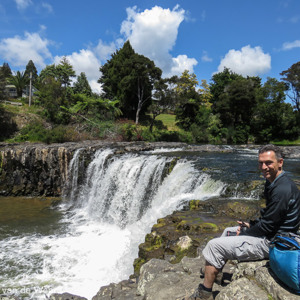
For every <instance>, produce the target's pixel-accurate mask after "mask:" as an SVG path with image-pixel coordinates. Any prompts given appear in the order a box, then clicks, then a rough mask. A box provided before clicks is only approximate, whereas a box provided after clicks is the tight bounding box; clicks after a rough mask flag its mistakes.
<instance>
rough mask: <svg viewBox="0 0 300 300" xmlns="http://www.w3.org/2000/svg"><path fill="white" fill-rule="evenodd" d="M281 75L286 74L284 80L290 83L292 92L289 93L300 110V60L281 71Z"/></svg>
mask: <svg viewBox="0 0 300 300" xmlns="http://www.w3.org/2000/svg"><path fill="white" fill-rule="evenodd" d="M280 75H281V76H284V77H283V78H282V80H284V81H285V82H286V83H287V84H288V85H289V87H290V92H291V93H288V96H289V98H290V99H291V100H292V102H293V103H294V105H295V108H296V109H297V111H298V112H300V79H299V78H300V61H298V62H297V63H295V64H293V65H292V66H291V67H290V68H288V69H287V70H285V71H283V72H281V73H280Z"/></svg>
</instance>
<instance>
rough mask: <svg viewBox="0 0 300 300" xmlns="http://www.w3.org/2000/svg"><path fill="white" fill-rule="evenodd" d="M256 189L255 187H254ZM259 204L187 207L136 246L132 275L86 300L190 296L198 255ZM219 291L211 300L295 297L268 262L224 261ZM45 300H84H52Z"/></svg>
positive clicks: (63, 297)
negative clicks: (208, 242) (211, 241)
mask: <svg viewBox="0 0 300 300" xmlns="http://www.w3.org/2000/svg"><path fill="white" fill-rule="evenodd" d="M257 184H260V183H257ZM262 205H263V201H257V200H254V201H249V200H248V201H246V200H244V201H236V200H228V199H227V200H226V199H212V200H209V201H190V202H189V205H188V206H187V207H186V208H185V209H184V210H183V211H177V212H174V213H173V214H171V215H169V216H166V217H165V218H162V219H159V220H158V221H157V224H155V225H154V226H153V227H152V230H151V233H149V234H147V235H146V237H145V242H144V243H142V244H140V246H139V257H138V258H137V259H136V260H135V262H134V271H135V272H134V274H133V275H132V276H131V277H130V278H129V279H127V280H124V281H121V282H119V283H111V284H109V285H107V286H103V287H101V288H100V290H99V292H98V293H97V294H96V295H95V296H94V297H93V298H92V300H111V299H117V300H154V299H155V300H164V299H168V300H178V299H183V298H184V297H186V296H188V295H190V294H191V293H192V292H193V291H194V290H195V288H196V287H197V286H198V284H199V283H200V282H203V278H200V267H202V266H204V258H203V256H202V249H203V248H204V246H205V245H206V243H207V241H208V240H209V239H211V238H214V237H216V236H219V235H220V233H221V232H222V230H223V229H224V228H225V227H227V226H231V225H233V224H236V223H235V221H236V216H238V217H239V218H241V219H244V220H247V219H249V218H254V217H255V216H256V213H257V211H258V210H259V208H260V207H261V206H262ZM223 273H224V275H223V283H222V285H217V284H215V285H214V289H213V295H214V299H217V300H225V299H226V300H227V299H228V300H229V299H230V300H232V299H240V300H246V299H247V300H254V299H255V300H256V299H261V300H264V299H266V300H272V299H277V300H293V299H299V296H298V295H296V294H294V293H293V292H292V291H290V290H289V289H288V288H287V287H285V286H283V285H281V283H280V282H278V281H277V279H276V277H275V275H274V274H272V272H271V270H270V268H269V266H268V260H263V261H256V262H253V261H252V262H237V261H228V262H227V264H226V265H225V267H224V269H223ZM50 299H51V300H71V299H73V300H84V299H85V298H84V297H80V296H76V295H71V294H68V293H64V294H53V295H51V296H50Z"/></svg>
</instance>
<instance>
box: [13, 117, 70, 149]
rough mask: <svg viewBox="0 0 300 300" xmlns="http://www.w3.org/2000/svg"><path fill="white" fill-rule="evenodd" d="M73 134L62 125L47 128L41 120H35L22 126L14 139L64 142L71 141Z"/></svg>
mask: <svg viewBox="0 0 300 300" xmlns="http://www.w3.org/2000/svg"><path fill="white" fill-rule="evenodd" d="M71 136H72V135H70V131H68V130H67V128H66V127H64V126H62V125H59V126H56V127H54V128H53V129H46V128H44V126H43V124H42V123H41V122H39V121H35V122H31V123H30V124H29V125H27V126H25V127H24V128H22V129H21V131H20V134H19V135H18V136H17V137H15V138H14V141H16V142H25V141H29V142H42V143H46V144H51V143H64V142H68V141H70V138H71Z"/></svg>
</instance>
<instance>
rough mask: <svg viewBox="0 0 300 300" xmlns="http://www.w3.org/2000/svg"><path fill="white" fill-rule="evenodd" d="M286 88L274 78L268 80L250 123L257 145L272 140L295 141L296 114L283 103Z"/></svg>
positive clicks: (296, 128) (296, 132)
mask: <svg viewBox="0 0 300 300" xmlns="http://www.w3.org/2000/svg"><path fill="white" fill-rule="evenodd" d="M287 88H288V87H287V86H286V84H285V83H284V82H280V81H278V80H277V79H275V78H268V79H267V81H266V82H265V84H264V85H263V87H262V89H261V95H260V97H259V102H258V105H257V108H256V109H255V112H254V114H253V118H252V121H251V127H252V133H253V135H254V137H255V141H256V142H257V143H268V142H270V141H272V140H282V139H291V140H292V139H295V138H297V136H298V134H299V129H298V127H297V124H296V114H295V112H293V108H292V106H291V104H290V103H285V102H284V101H285V91H286V90H287Z"/></svg>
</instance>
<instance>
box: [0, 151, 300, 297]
mask: <svg viewBox="0 0 300 300" xmlns="http://www.w3.org/2000/svg"><path fill="white" fill-rule="evenodd" d="M80 151H81V150H78V151H77V152H76V153H75V155H74V157H73V159H72V161H71V163H70V171H69V172H70V174H71V177H70V181H69V183H68V190H67V192H66V194H65V196H64V201H62V202H61V203H59V204H58V203H57V202H56V201H53V199H34V198H20V197H16V198H7V197H1V198H0V270H1V273H0V296H1V295H10V296H19V297H22V298H23V299H36V300H43V299H46V298H47V296H49V295H50V294H52V293H54V292H57V293H63V292H69V293H72V294H77V295H81V296H84V297H86V298H88V299H91V298H92V296H94V295H95V294H96V293H97V291H98V290H99V288H100V287H101V286H103V285H107V284H109V283H111V282H118V281H121V280H123V279H127V278H128V277H129V276H130V275H131V274H132V273H133V261H134V259H135V258H136V257H137V256H138V245H139V244H140V243H142V242H143V241H144V237H145V235H146V233H148V232H150V230H151V227H152V225H153V224H155V223H156V220H157V219H158V218H161V217H163V216H166V215H168V214H170V213H172V212H173V211H174V210H177V209H181V208H182V207H183V206H184V204H185V203H186V201H188V200H193V199H201V200H203V201H205V200H207V199H209V198H211V197H216V196H217V197H218V196H221V197H222V196H223V194H224V192H225V191H226V188H227V187H228V186H231V187H233V190H234V191H235V192H234V193H232V195H231V197H234V198H236V199H240V200H241V201H243V199H249V198H250V199H253V198H254V199H257V197H258V196H257V193H255V192H249V193H246V194H245V193H243V192H241V190H240V189H239V185H240V184H241V183H243V182H249V181H252V180H262V178H261V177H260V174H259V172H258V168H257V162H256V160H257V152H256V151H253V150H249V149H244V150H239V151H237V152H234V153H218V154H216V153H197V152H191V153H188V152H182V151H181V149H159V150H156V151H151V152H143V153H135V154H134V153H132V154H118V155H115V154H114V149H106V150H98V151H97V152H96V153H95V157H94V159H93V160H92V161H91V162H90V163H89V165H88V168H87V170H86V173H85V174H80V172H81V171H80V163H81V161H80V160H81V159H82V157H81V156H80ZM284 167H285V170H286V171H287V173H288V174H289V175H290V176H291V177H292V178H294V179H296V180H300V160H299V159H286V160H285V163H284ZM82 175H83V176H82ZM80 176H81V177H83V178H84V181H83V182H81V183H80V182H79V180H78V178H79V177H80Z"/></svg>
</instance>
